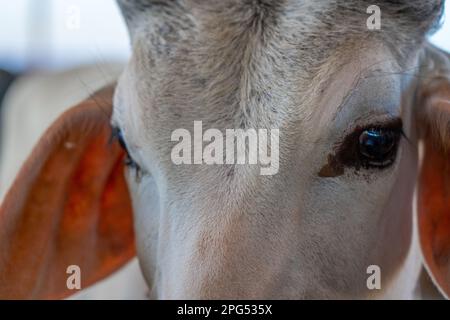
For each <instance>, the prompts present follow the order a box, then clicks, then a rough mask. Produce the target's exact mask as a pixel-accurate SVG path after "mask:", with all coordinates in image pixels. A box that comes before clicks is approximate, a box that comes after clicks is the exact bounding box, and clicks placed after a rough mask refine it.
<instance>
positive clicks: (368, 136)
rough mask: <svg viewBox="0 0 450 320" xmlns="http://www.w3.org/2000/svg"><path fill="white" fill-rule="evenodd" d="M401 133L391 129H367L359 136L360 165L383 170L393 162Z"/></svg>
mask: <svg viewBox="0 0 450 320" xmlns="http://www.w3.org/2000/svg"><path fill="white" fill-rule="evenodd" d="M400 134H401V132H400V131H399V130H397V129H393V128H386V129H384V128H369V129H366V130H363V131H362V132H361V134H360V136H359V139H358V140H359V154H360V156H361V160H362V164H363V165H365V166H373V167H378V168H383V167H386V166H388V165H390V164H391V163H392V162H394V159H395V153H396V152H395V151H396V149H397V144H398V141H399V138H400Z"/></svg>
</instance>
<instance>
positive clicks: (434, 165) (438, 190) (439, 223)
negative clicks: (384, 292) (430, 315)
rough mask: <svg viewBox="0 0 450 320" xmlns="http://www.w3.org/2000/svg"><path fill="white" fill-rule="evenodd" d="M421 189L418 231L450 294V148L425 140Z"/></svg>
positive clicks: (441, 284)
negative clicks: (441, 147)
mask: <svg viewBox="0 0 450 320" xmlns="http://www.w3.org/2000/svg"><path fill="white" fill-rule="evenodd" d="M425 145H426V147H425V149H426V150H425V157H424V159H423V167H422V171H421V175H420V185H419V193H418V214H419V219H418V221H419V234H420V242H421V246H422V251H423V255H424V258H425V262H426V264H427V267H428V269H429V271H430V272H431V274H432V277H433V278H434V280H435V281H436V283H437V284H438V286H439V287H440V288H441V289H442V291H444V292H445V293H446V294H447V296H450V152H444V151H443V150H439V149H438V148H437V147H436V146H434V145H433V143H432V142H430V141H426V144H425Z"/></svg>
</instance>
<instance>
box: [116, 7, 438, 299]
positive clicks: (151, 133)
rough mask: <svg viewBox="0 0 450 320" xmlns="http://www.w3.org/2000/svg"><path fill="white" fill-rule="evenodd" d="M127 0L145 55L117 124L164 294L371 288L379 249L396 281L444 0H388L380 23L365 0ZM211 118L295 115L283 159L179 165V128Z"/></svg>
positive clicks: (229, 121) (131, 72) (283, 132)
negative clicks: (406, 0)
mask: <svg viewBox="0 0 450 320" xmlns="http://www.w3.org/2000/svg"><path fill="white" fill-rule="evenodd" d="M119 4H121V6H122V9H123V11H124V13H125V17H126V18H127V22H128V25H129V27H130V34H131V39H132V45H133V56H132V58H131V61H130V63H129V65H128V67H127V69H126V71H125V73H124V74H123V76H122V78H121V79H120V81H119V85H118V89H117V91H116V96H115V105H114V107H115V108H114V115H113V120H112V123H113V126H114V127H116V128H118V130H120V134H121V139H122V141H123V145H124V146H126V149H127V152H128V153H129V157H130V164H131V166H130V168H129V170H128V183H129V186H130V190H131V194H132V199H133V205H134V212H135V228H136V232H137V239H138V241H137V244H138V254H139V258H140V261H141V265H142V269H143V271H144V274H145V275H146V277H147V279H148V281H149V282H150V283H152V284H153V286H154V288H155V294H156V295H157V296H158V297H160V298H224V297H225V298H236V297H239V298H324V297H327V298H345V297H367V296H371V295H372V294H373V292H371V291H370V290H368V288H367V285H366V279H367V277H368V275H367V273H366V271H367V268H368V266H370V265H374V264H375V265H378V266H379V267H380V268H381V270H382V274H383V279H384V280H383V289H384V291H383V292H386V291H387V290H388V289H389V288H390V287H392V286H393V285H394V279H395V278H396V277H397V276H398V274H399V272H400V270H401V268H403V267H404V266H405V264H406V260H407V259H406V258H407V253H408V250H409V248H410V245H411V238H412V218H413V216H412V205H413V201H412V200H413V191H414V187H415V181H416V179H417V167H418V165H417V153H418V143H417V138H418V131H417V126H416V117H415V116H416V114H415V110H414V104H415V103H416V98H417V97H416V96H415V93H416V92H417V88H418V85H419V83H420V80H421V74H423V73H422V72H423V68H424V65H425V64H427V62H426V57H425V55H424V45H423V41H424V35H425V32H426V31H428V30H429V28H431V27H432V25H433V24H434V22H435V21H436V19H437V17H438V16H439V14H440V6H439V5H438V4H437V3H436V2H432V3H431V2H430V3H426V4H419V3H418V1H417V3H413V4H410V5H406V4H399V5H392V4H390V5H388V4H386V5H384V6H382V7H381V11H382V13H383V20H382V21H381V29H380V30H378V31H372V30H369V29H368V28H367V25H366V20H367V18H368V16H369V15H367V14H366V8H367V7H368V6H369V4H368V3H365V2H364V1H363V2H361V1H358V2H355V3H353V2H352V3H351V4H350V3H348V2H347V3H346V4H345V5H344V4H341V3H338V2H335V1H326V2H319V3H316V2H311V3H309V2H306V3H305V2H300V1H279V2H276V3H273V2H269V1H267V2H266V1H259V2H251V1H248V2H241V1H209V2H208V3H204V2H200V1H167V2H165V3H163V4H161V3H160V2H155V3H153V2H152V1H140V2H138V1H119ZM418 16H420V17H421V21H423V23H422V24H421V25H419V26H418V25H417V24H416V23H414V21H415V19H416V18H417V17H418ZM427 50H428V49H427ZM419 107H421V106H419ZM195 121H201V122H202V125H203V130H207V129H211V128H215V129H218V130H220V131H221V132H223V133H224V135H225V131H226V130H227V129H236V128H240V129H243V130H246V129H255V130H258V129H267V130H269V131H270V130H273V129H275V130H279V149H278V150H279V170H278V172H277V173H276V174H274V175H267V176H264V175H261V174H260V170H259V169H260V168H259V167H258V166H255V165H251V164H247V165H246V164H243V165H242V164H240V165H239V164H227V163H226V162H225V164H224V165H217V164H216V165H207V164H205V163H202V164H193V163H191V164H189V161H187V162H186V163H182V164H178V163H177V164H175V163H174V161H173V157H172V154H173V148H174V146H175V145H176V143H177V142H174V141H172V140H171V137H172V134H173V132H174V131H176V130H178V129H180V128H184V129H186V130H188V131H190V132H191V133H192V134H194V123H195ZM203 144H204V145H207V144H208V142H206V141H203ZM184 151H186V150H184ZM203 151H204V150H203ZM224 153H225V151H224ZM188 157H191V156H190V155H189V156H188ZM189 160H190V158H189ZM411 278H413V276H411ZM411 278H410V280H411ZM413 282H414V281H410V283H413Z"/></svg>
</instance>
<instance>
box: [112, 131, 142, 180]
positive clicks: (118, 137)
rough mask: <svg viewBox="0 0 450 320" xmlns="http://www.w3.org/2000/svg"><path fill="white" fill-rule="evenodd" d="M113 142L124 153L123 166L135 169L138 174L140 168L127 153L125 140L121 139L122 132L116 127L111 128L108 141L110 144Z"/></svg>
mask: <svg viewBox="0 0 450 320" xmlns="http://www.w3.org/2000/svg"><path fill="white" fill-rule="evenodd" d="M114 140H116V141H117V142H118V143H119V145H120V147H121V148H122V149H123V150H124V151H125V153H126V158H125V162H124V164H125V165H126V166H127V167H129V168H132V169H135V170H136V172H137V173H139V172H140V171H141V168H140V167H139V165H138V164H137V163H136V161H134V159H133V158H132V157H131V155H130V152H129V151H128V147H127V144H126V142H125V139H124V137H123V133H122V130H120V128H118V127H113V128H112V132H111V138H110V141H111V142H112V141H114Z"/></svg>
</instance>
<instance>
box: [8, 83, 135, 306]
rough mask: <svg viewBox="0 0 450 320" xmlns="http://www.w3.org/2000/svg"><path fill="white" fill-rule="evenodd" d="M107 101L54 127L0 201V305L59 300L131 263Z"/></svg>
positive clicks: (73, 112) (106, 93) (104, 97)
mask: <svg viewBox="0 0 450 320" xmlns="http://www.w3.org/2000/svg"><path fill="white" fill-rule="evenodd" d="M112 94H113V88H112V87H111V88H107V89H104V90H102V91H100V92H98V93H96V94H94V95H93V96H92V97H91V98H90V99H88V100H86V101H84V102H82V103H81V104H79V105H77V106H75V107H73V108H72V109H70V110H68V111H67V112H65V113H64V114H63V115H62V116H61V117H60V118H59V119H58V120H56V121H55V123H53V125H52V126H51V127H50V128H49V129H48V130H47V131H46V132H45V134H44V135H43V137H42V138H41V139H40V141H39V142H38V144H37V146H36V147H35V149H34V150H33V152H32V153H31V155H30V157H29V158H28V160H27V161H26V162H25V164H24V166H23V167H22V169H21V171H20V172H19V174H18V176H17V178H16V180H15V181H14V183H13V185H12V187H11V189H10V190H9V192H8V193H7V195H6V197H5V199H4V202H3V203H2V205H1V207H0V299H1V298H3V299H5V298H6V299H9V298H15V299H23V298H30V299H52V298H64V297H66V296H68V295H70V294H73V293H75V292H74V291H73V290H70V289H73V288H72V287H71V285H74V286H75V288H76V287H77V284H78V283H77V279H76V277H77V276H80V278H79V279H80V280H81V281H80V284H81V288H84V287H87V286H89V285H91V284H93V283H94V282H96V281H98V280H100V279H102V278H104V277H106V276H107V275H109V274H110V273H112V272H113V271H115V270H117V269H118V268H119V267H121V266H122V265H123V264H125V263H126V262H127V261H129V260H130V259H131V258H132V257H133V256H134V255H135V245H134V233H133V226H132V210H131V204H130V198H129V194H128V189H127V186H126V183H125V178H124V172H123V171H124V166H123V160H124V156H125V155H124V152H123V151H122V149H121V148H120V146H119V145H118V143H116V142H114V141H112V142H111V141H110V137H111V128H110V124H109V121H110V117H111V113H112ZM73 266H75V267H73ZM78 267H79V269H78ZM69 288H70V289H69Z"/></svg>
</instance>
